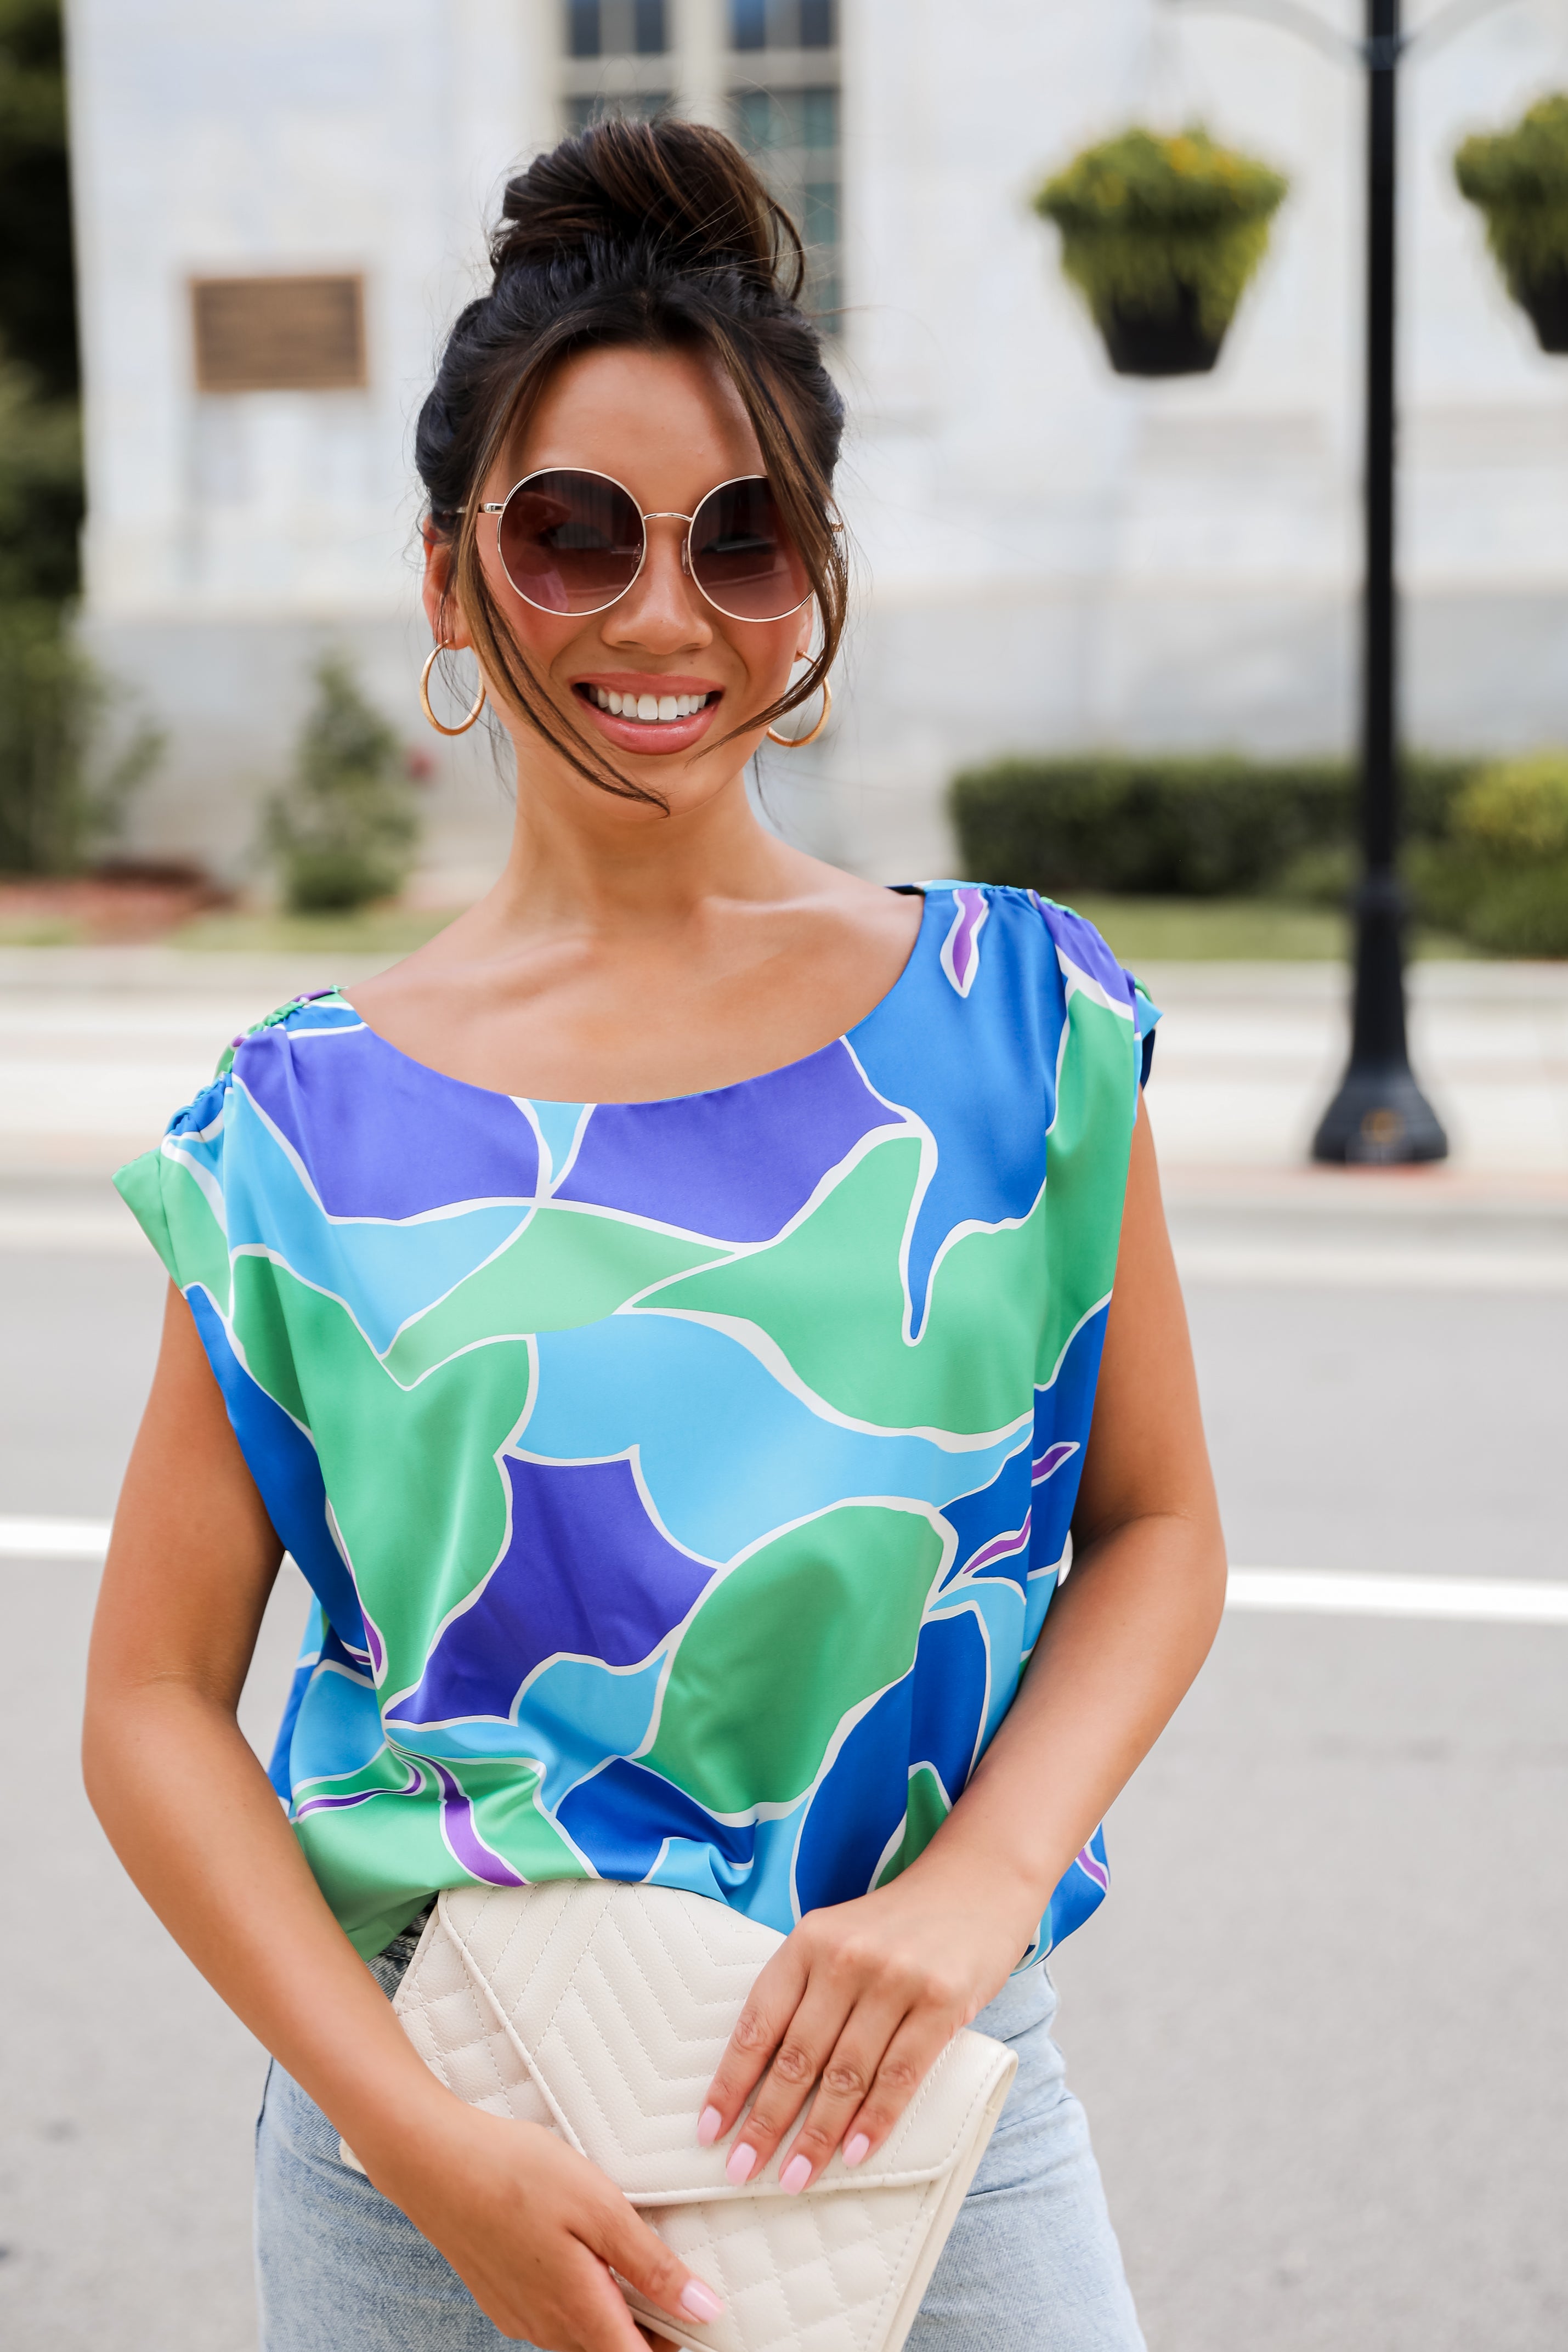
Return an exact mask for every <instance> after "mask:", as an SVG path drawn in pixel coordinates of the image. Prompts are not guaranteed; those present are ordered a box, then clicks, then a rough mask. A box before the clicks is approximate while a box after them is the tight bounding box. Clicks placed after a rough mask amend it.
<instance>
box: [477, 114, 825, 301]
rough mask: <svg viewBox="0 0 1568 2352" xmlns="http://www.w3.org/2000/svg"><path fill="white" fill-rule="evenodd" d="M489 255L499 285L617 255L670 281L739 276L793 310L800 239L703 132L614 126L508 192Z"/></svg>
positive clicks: (800, 270) (698, 126)
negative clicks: (712, 273)
mask: <svg viewBox="0 0 1568 2352" xmlns="http://www.w3.org/2000/svg"><path fill="white" fill-rule="evenodd" d="M501 217H502V222H503V226H501V227H500V228H499V229H498V230H497V233H496V236H495V238H494V241H493V242H492V245H491V248H490V259H491V263H492V266H493V267H494V269H495V272H496V276H497V278H500V277H501V276H502V275H503V274H504V273H505V272H506V271H507V270H509V269H512V268H517V267H518V266H519V265H522V266H527V265H528V264H535V265H543V266H545V267H547V268H548V267H549V265H550V264H552V263H559V262H561V261H565V260H570V259H573V258H576V257H584V258H587V257H592V258H593V259H595V260H597V261H599V262H601V264H602V261H603V260H604V259H606V258H610V257H612V256H615V255H617V254H621V253H624V254H626V255H627V256H628V257H629V256H631V255H632V254H633V253H636V254H638V255H640V256H641V255H647V254H649V253H650V250H652V251H653V252H656V253H657V255H658V256H659V257H660V259H662V260H663V261H664V262H665V264H666V266H669V265H673V266H674V268H676V269H678V270H682V271H685V270H701V271H706V270H713V269H721V268H728V269H737V270H738V271H739V272H740V273H741V275H742V276H743V277H746V278H750V279H751V280H752V282H753V283H754V284H755V285H757V286H758V287H759V288H762V289H766V290H767V291H768V292H770V293H775V294H779V295H782V296H783V298H784V299H786V300H787V301H794V300H796V299H797V298H798V297H799V295H800V287H801V284H802V282H803V280H804V278H805V256H804V254H803V252H802V249H801V245H800V233H799V231H798V230H797V228H796V226H795V224H794V223H793V221H792V220H791V219H790V218H789V215H788V213H786V212H785V211H784V210H783V208H782V207H781V206H780V205H777V204H776V203H775V202H774V200H773V198H772V197H771V196H770V195H769V194H768V191H767V189H766V188H765V187H764V186H763V184H762V182H761V181H760V180H759V179H758V175H757V173H755V171H753V169H752V167H751V165H750V164H749V163H747V160H746V158H745V157H744V156H743V155H742V154H741V152H740V151H739V150H738V148H737V147H736V146H735V145H734V144H733V142H731V141H730V140H728V139H727V138H726V137H725V135H724V133H723V132H722V131H712V130H709V129H708V128H707V126H706V124H704V123H700V122H685V121H679V120H678V119H675V118H673V117H665V118H664V119H662V120H661V121H657V122H628V121H622V120H621V119H619V118H618V117H614V116H612V117H611V118H610V119H609V120H607V121H603V122H598V123H595V124H593V126H592V127H591V129H589V130H587V131H582V132H580V134H579V135H578V136H577V137H576V138H574V139H563V140H562V142H561V143H560V145H559V147H555V148H552V149H551V151H550V152H549V154H547V155H541V156H539V157H538V160H537V161H536V162H535V163H530V164H529V166H528V170H527V171H526V172H520V173H518V174H517V178H516V179H513V180H509V181H508V182H507V192H506V195H505V198H504V199H503V202H502V205H501Z"/></svg>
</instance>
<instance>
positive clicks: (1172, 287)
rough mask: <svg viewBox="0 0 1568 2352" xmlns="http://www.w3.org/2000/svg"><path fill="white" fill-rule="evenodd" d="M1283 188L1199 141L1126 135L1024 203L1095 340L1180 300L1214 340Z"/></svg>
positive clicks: (1187, 134)
mask: <svg viewBox="0 0 1568 2352" xmlns="http://www.w3.org/2000/svg"><path fill="white" fill-rule="evenodd" d="M1289 185H1290V183H1289V182H1288V181H1287V180H1285V179H1283V178H1281V175H1280V173H1278V172H1272V171H1270V169H1269V167H1268V165H1267V164H1265V163H1256V162H1254V161H1253V159H1252V158H1251V157H1249V156H1246V155H1238V154H1235V153H1233V152H1231V151H1230V150H1229V149H1228V148H1225V147H1217V146H1216V145H1215V144H1214V142H1213V141H1212V140H1211V139H1210V138H1209V137H1208V134H1207V131H1201V130H1191V131H1182V132H1180V133H1178V134H1177V135H1176V137H1174V138H1165V137H1161V136H1160V135H1159V134H1157V133H1156V132H1155V131H1145V130H1141V129H1134V130H1131V131H1124V132H1123V134H1122V135H1121V137H1120V138H1117V139H1110V140H1107V141H1106V142H1104V144H1103V145H1102V146H1098V147H1090V148H1087V149H1085V151H1084V152H1083V153H1082V154H1081V155H1078V156H1076V157H1075V158H1074V159H1073V161H1072V162H1071V163H1070V164H1069V165H1068V166H1067V168H1066V170H1065V171H1062V172H1059V173H1056V174H1055V175H1054V177H1053V178H1051V179H1049V180H1047V181H1046V182H1045V184H1044V185H1043V186H1042V187H1041V188H1040V190H1039V192H1038V194H1036V196H1035V199H1034V208H1035V210H1036V212H1037V213H1039V214H1040V215H1041V216H1042V218H1044V219H1046V220H1051V221H1054V222H1055V223H1056V226H1057V227H1058V228H1059V229H1060V230H1061V266H1062V268H1063V270H1064V271H1065V272H1066V274H1067V276H1068V277H1069V278H1071V280H1072V283H1073V284H1074V285H1075V286H1076V287H1077V288H1078V289H1079V290H1080V291H1081V292H1082V295H1083V297H1084V299H1085V300H1086V301H1087V302H1088V304H1089V307H1090V309H1091V310H1092V312H1093V314H1094V317H1095V319H1096V320H1097V321H1098V323H1099V325H1100V326H1101V327H1102V328H1104V327H1105V325H1106V323H1107V320H1108V318H1109V316H1110V314H1111V313H1112V312H1113V311H1114V310H1120V309H1127V310H1141V311H1147V312H1151V313H1154V314H1155V315H1159V314H1169V313H1171V312H1174V311H1175V310H1177V309H1178V308H1179V306H1180V303H1181V299H1182V295H1183V291H1184V289H1186V290H1187V291H1189V292H1190V293H1191V295H1192V296H1193V297H1194V298H1195V299H1196V303H1197V318H1198V322H1199V324H1200V325H1201V327H1202V328H1203V330H1204V331H1205V332H1206V333H1208V334H1211V335H1213V336H1216V337H1218V336H1220V335H1223V333H1224V332H1225V330H1226V328H1227V327H1228V325H1229V323H1230V320H1231V315H1232V313H1233V312H1234V310H1235V309H1236V305H1237V303H1238V302H1239V300H1240V299H1241V294H1242V291H1243V289H1244V288H1245V287H1246V285H1247V282H1248V280H1249V278H1250V277H1251V276H1252V274H1253V272H1254V270H1255V269H1256V268H1257V267H1258V265H1259V263H1260V261H1261V259H1262V257H1263V254H1264V251H1265V249H1266V247H1267V246H1268V243H1269V223H1270V219H1271V217H1272V215H1273V214H1274V212H1275V211H1276V210H1277V208H1278V206H1279V205H1280V204H1281V202H1282V201H1283V198H1284V196H1285V194H1286V191H1287V189H1288V187H1289Z"/></svg>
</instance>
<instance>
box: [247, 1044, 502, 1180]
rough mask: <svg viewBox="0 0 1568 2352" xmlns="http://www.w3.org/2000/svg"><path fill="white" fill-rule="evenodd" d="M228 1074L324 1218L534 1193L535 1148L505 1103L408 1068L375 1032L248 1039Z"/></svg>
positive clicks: (419, 1066) (435, 1073)
mask: <svg viewBox="0 0 1568 2352" xmlns="http://www.w3.org/2000/svg"><path fill="white" fill-rule="evenodd" d="M235 1076H236V1077H237V1078H238V1079H239V1080H240V1081H241V1083H242V1084H243V1085H244V1087H245V1088H246V1092H247V1093H248V1094H249V1095H250V1096H251V1097H252V1098H253V1100H254V1101H255V1102H256V1103H257V1104H258V1105H259V1106H260V1108H262V1109H263V1110H264V1111H265V1112H266V1113H267V1118H269V1119H270V1120H271V1121H272V1123H273V1125H274V1126H275V1127H276V1128H277V1129H279V1131H280V1132H281V1133H282V1134H283V1135H284V1136H285V1137H287V1140H288V1141H289V1142H290V1143H291V1144H292V1145H293V1146H294V1149H295V1150H296V1151H298V1154H299V1157H300V1159H301V1160H302V1161H303V1162H304V1165H305V1168H306V1170H307V1171H308V1175H309V1178H310V1181H311V1182H312V1183H313V1184H314V1186H315V1188H316V1193H317V1197H318V1199H319V1201H320V1203H321V1206H322V1207H323V1208H324V1209H325V1210H326V1212H327V1213H328V1215H329V1217H385V1218H392V1219H396V1218H400V1217H416V1216H418V1215H420V1214H421V1213H422V1212H423V1211H424V1210H427V1209H444V1208H448V1207H450V1206H451V1205H452V1204H453V1203H454V1202H458V1201H486V1200H496V1199H499V1200H503V1201H516V1200H531V1199H532V1198H533V1196H534V1192H535V1190H536V1188H537V1186H538V1141H537V1139H536V1138H535V1135H534V1130H533V1129H532V1127H531V1126H530V1125H529V1123H528V1118H527V1117H526V1115H525V1114H524V1113H523V1112H522V1111H520V1110H519V1109H518V1108H517V1104H516V1103H515V1102H514V1101H513V1100H512V1097H510V1095H498V1094H491V1093H490V1092H488V1091H487V1089H486V1088H485V1087H471V1086H466V1085H465V1084H464V1083H463V1081H462V1080H461V1079H458V1078H450V1077H447V1076H444V1073H443V1072H441V1071H440V1070H430V1069H426V1068H425V1066H424V1065H423V1063H422V1062H411V1061H410V1060H409V1059H408V1057H407V1055H404V1054H400V1053H398V1052H397V1051H396V1049H395V1048H394V1047H393V1046H391V1045H387V1044H386V1043H385V1041H384V1040H383V1039H382V1038H380V1037H378V1036H377V1035H376V1034H375V1033H374V1031H373V1030H371V1029H362V1028H361V1029H351V1028H330V1029H313V1028H307V1029H302V1030H300V1031H298V1033H295V1032H291V1031H290V1030H289V1029H288V1028H287V1025H279V1026H278V1027H277V1028H275V1029H262V1030H258V1031H257V1032H256V1034H255V1035H254V1036H251V1037H247V1038H246V1041H245V1044H244V1045H242V1046H241V1048H240V1050H239V1052H238V1053H237V1054H236V1055H235Z"/></svg>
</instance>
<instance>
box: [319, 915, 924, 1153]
mask: <svg viewBox="0 0 1568 2352" xmlns="http://www.w3.org/2000/svg"><path fill="white" fill-rule="evenodd" d="M888 887H889V889H890V890H892V891H893V892H894V893H895V894H896V895H897V896H899V897H901V898H919V899H920V902H921V906H920V923H919V928H918V929H916V931H915V938H914V940H913V941H912V942H911V945H910V950H909V953H908V954H907V955H906V956H905V957H904V961H903V963H902V964H901V965H900V967H899V970H898V971H897V973H896V975H895V976H894V980H893V982H892V984H891V985H890V986H889V987H888V988H887V989H885V990H884V991H883V994H882V995H881V996H879V997H878V998H877V1001H876V1003H874V1004H873V1006H872V1007H871V1008H870V1010H869V1011H868V1012H865V1013H862V1014H861V1017H860V1019H859V1020H858V1021H855V1022H852V1024H851V1025H850V1026H849V1028H847V1029H841V1030H840V1032H839V1034H838V1035H837V1036H836V1037H830V1038H829V1039H828V1041H827V1043H826V1045H814V1046H813V1047H812V1048H811V1050H810V1053H809V1054H797V1055H794V1057H793V1058H792V1059H791V1060H789V1061H788V1062H779V1063H777V1064H776V1065H775V1066H774V1067H773V1068H772V1069H770V1070H755V1071H753V1073H752V1075H751V1076H750V1077H748V1078H731V1079H730V1080H729V1082H728V1083H727V1085H725V1086H722V1087H695V1089H694V1090H693V1091H692V1092H691V1093H689V1094H684V1095H643V1096H640V1097H637V1098H636V1099H635V1100H633V1101H630V1102H598V1101H595V1102H593V1103H592V1108H594V1109H595V1110H668V1109H673V1108H674V1107H675V1106H676V1105H677V1104H680V1103H697V1102H711V1101H713V1100H715V1099H716V1097H718V1096H719V1095H733V1094H738V1093H739V1092H740V1091H741V1089H742V1088H743V1087H759V1086H763V1085H765V1084H766V1083H767V1081H768V1079H769V1078H781V1077H785V1076H788V1075H789V1072H790V1071H791V1070H803V1069H804V1068H805V1066H806V1065H807V1063H808V1062H814V1061H816V1060H817V1059H818V1057H819V1056H820V1055H823V1054H831V1052H832V1051H833V1049H834V1047H835V1046H838V1045H851V1042H852V1039H853V1037H854V1035H855V1033H856V1031H857V1030H861V1029H863V1028H864V1027H865V1025H866V1024H867V1023H868V1022H869V1021H874V1020H875V1019H876V1018H877V1015H878V1014H879V1013H884V1012H886V1010H887V1008H888V1006H889V1005H890V1004H891V1003H893V1000H894V997H895V996H896V995H897V994H898V992H899V991H900V990H901V989H902V988H903V986H904V982H905V981H906V980H907V979H908V977H909V975H910V973H911V971H913V970H914V968H915V963H916V961H918V959H919V957H920V954H921V950H923V948H924V947H925V929H926V925H927V923H928V922H929V920H930V918H931V910H932V905H933V902H934V892H935V886H933V885H930V884H918V883H907V882H894V883H890V884H889V885H888ZM328 996H330V997H333V998H335V999H336V1000H337V1002H338V1003H340V1004H341V1005H342V1006H344V1008H345V1009H346V1010H347V1011H348V1012H350V1013H352V1014H353V1016H354V1018H355V1020H356V1021H357V1022H358V1023H359V1024H360V1026H361V1029H362V1030H363V1031H364V1033H365V1034H366V1036H367V1037H371V1038H373V1039H374V1040H375V1043H376V1044H377V1045H379V1046H380V1048H381V1050H382V1053H383V1054H390V1055H392V1058H393V1060H394V1061H398V1062H403V1063H406V1065H407V1066H408V1067H409V1068H410V1069H411V1070H417V1071H418V1072H419V1073H420V1075H421V1076H422V1077H426V1078H439V1079H440V1081H441V1083H442V1085H443V1086H447V1087H463V1089H464V1090H465V1093H468V1094H471V1095H484V1096H486V1097H487V1098H488V1099H489V1100H490V1101H492V1102H509V1103H528V1104H530V1105H533V1106H537V1107H538V1108H539V1109H541V1110H573V1109H586V1108H589V1103H590V1097H583V1099H582V1101H581V1102H580V1103H579V1102H572V1101H570V1099H569V1098H568V1097H564V1096H558V1095H521V1094H508V1093H507V1091H506V1089H505V1088H504V1087H482V1086H480V1085H479V1083H478V1082H477V1080H476V1079H474V1078H459V1077H455V1076H454V1075H453V1073H452V1072H451V1071H450V1070H438V1069H437V1068H436V1066H435V1065H434V1062H422V1061H420V1060H419V1059H418V1058H417V1057H416V1056H415V1055H413V1054H405V1053H404V1051H403V1049H402V1046H401V1045H393V1044H392V1039H391V1038H390V1037H383V1036H382V1033H381V1031H380V1030H379V1029H375V1028H372V1027H371V1024H370V1023H369V1022H368V1021H367V1020H366V1019H365V1016H364V1014H363V1013H361V1011H360V1008H359V1006H358V1005H357V1004H355V1003H353V1002H352V1001H351V1000H350V998H349V997H347V996H345V995H344V993H343V992H342V990H341V989H340V988H337V987H334V988H331V989H323V990H321V991H320V992H319V994H318V995H317V996H315V997H314V998H311V999H304V998H302V999H300V1002H301V1003H306V1002H310V1003H320V1002H321V1001H322V999H323V998H324V997H328Z"/></svg>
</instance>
